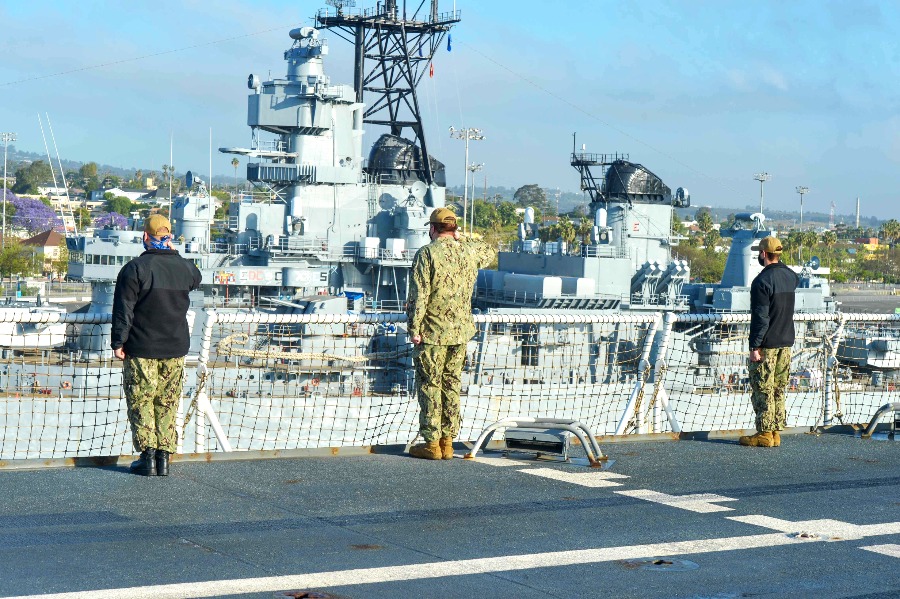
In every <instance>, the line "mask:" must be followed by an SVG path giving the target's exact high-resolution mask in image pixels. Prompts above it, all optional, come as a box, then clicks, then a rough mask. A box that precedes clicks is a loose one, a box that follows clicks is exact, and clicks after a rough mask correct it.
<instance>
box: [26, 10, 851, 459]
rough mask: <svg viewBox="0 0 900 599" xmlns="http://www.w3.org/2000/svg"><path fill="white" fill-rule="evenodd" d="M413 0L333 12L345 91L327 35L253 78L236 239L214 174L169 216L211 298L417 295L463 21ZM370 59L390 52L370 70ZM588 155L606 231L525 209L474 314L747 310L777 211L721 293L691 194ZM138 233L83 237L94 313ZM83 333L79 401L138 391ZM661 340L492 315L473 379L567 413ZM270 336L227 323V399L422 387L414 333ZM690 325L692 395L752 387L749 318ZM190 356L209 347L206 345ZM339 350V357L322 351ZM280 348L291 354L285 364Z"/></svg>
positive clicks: (688, 387)
mask: <svg viewBox="0 0 900 599" xmlns="http://www.w3.org/2000/svg"><path fill="white" fill-rule="evenodd" d="M398 11H400V7H399V6H398V5H397V3H396V2H386V3H384V4H383V5H380V6H379V7H378V8H377V9H371V10H365V11H360V12H358V13H353V14H350V13H344V12H342V11H341V10H338V11H336V12H332V13H327V12H322V13H319V15H318V17H317V23H318V25H319V26H320V27H321V28H322V29H325V30H331V31H334V32H337V33H338V34H339V35H341V37H344V36H345V35H346V37H348V38H349V39H351V40H353V42H354V44H355V47H356V50H357V61H356V62H355V73H354V85H353V86H348V85H333V84H332V83H331V81H330V79H329V78H328V76H327V75H326V69H325V59H326V57H327V55H328V44H327V42H326V40H325V39H323V37H322V35H321V33H320V29H316V28H313V27H303V28H298V29H294V30H292V31H291V32H290V38H291V40H292V42H291V46H290V48H289V49H288V50H286V51H285V54H284V58H285V61H286V62H287V74H286V76H285V77H284V78H281V79H272V80H270V81H262V80H261V79H260V78H259V77H257V76H255V75H251V76H250V77H249V78H248V87H249V89H250V93H249V95H248V99H247V105H248V120H247V122H248V125H249V126H250V129H251V143H250V144H249V146H248V147H228V148H222V151H223V152H226V153H231V154H236V155H242V156H246V157H248V158H249V159H250V160H251V162H250V163H249V164H248V167H247V178H248V180H249V181H251V183H253V184H254V187H255V190H256V191H255V192H254V193H252V194H248V195H246V196H241V197H239V198H237V199H236V200H235V201H234V202H232V204H231V206H230V212H229V215H228V219H227V223H225V225H224V232H222V233H220V234H219V235H217V236H216V237H215V238H214V237H213V235H212V234H211V229H212V226H213V224H214V222H213V213H214V203H213V198H211V197H210V195H209V193H208V190H207V189H206V186H205V184H204V183H203V182H202V181H199V180H197V179H196V178H193V177H191V178H190V180H189V181H187V184H188V185H187V187H188V193H187V194H185V195H183V196H179V197H178V198H175V201H174V202H173V205H172V208H171V215H170V216H171V218H172V221H173V226H174V233H175V236H176V238H177V239H178V243H179V249H180V251H181V252H182V253H183V255H184V256H185V257H187V258H189V259H191V260H194V261H195V263H197V265H198V267H199V268H200V269H201V271H202V272H203V284H204V287H205V291H206V292H207V298H206V300H209V298H210V297H212V298H217V299H218V300H224V299H225V298H227V299H228V300H229V302H231V303H228V302H226V303H225V305H226V306H228V307H231V306H236V309H239V310H246V309H248V308H247V306H246V305H244V304H242V303H240V302H237V303H236V302H234V300H235V296H237V299H238V300H244V299H247V300H249V301H248V302H247V303H248V304H250V305H253V306H262V307H266V306H268V307H269V308H270V309H271V310H277V311H279V312H286V313H294V314H298V313H299V314H317V313H319V314H321V313H326V314H346V313H347V312H348V311H351V312H360V311H370V312H372V311H376V312H377V311H385V310H393V311H396V310H398V309H400V308H401V306H402V305H403V303H404V301H405V298H406V291H407V286H408V272H409V267H410V266H411V259H412V255H413V254H414V252H415V251H416V250H417V249H418V248H419V247H421V246H422V245H424V244H425V243H426V242H427V233H426V229H425V226H424V223H425V220H426V218H427V214H428V212H430V211H431V210H432V209H433V208H435V207H439V206H443V205H444V202H445V197H446V194H445V173H444V167H443V165H442V164H441V163H440V162H439V161H438V160H436V159H435V158H434V157H433V156H431V155H430V154H429V153H428V150H427V144H426V141H425V135H424V129H423V127H422V119H421V115H420V114H419V112H418V101H417V99H416V94H415V87H416V84H417V83H418V81H419V80H420V78H421V76H422V74H423V73H425V72H426V69H427V65H428V63H429V61H430V59H431V57H432V56H433V55H434V53H435V51H436V50H437V48H438V47H439V45H440V41H441V39H442V37H443V36H444V35H445V34H446V32H447V31H448V30H449V29H450V27H452V26H453V25H454V24H455V23H456V22H458V20H459V13H458V12H456V11H454V12H452V13H441V12H439V11H438V9H437V3H436V2H432V3H431V5H430V11H426V13H425V14H423V15H421V16H420V15H418V14H417V15H414V16H413V17H412V18H407V15H405V14H400V13H399V12H398ZM367 60H370V61H371V62H372V63H374V66H373V67H371V68H370V69H367V68H366V61H367ZM385 73H388V75H389V76H387V81H388V85H387V86H385V84H384V81H385V79H384V77H385ZM378 81H380V82H381V83H378ZM366 94H368V98H369V100H370V101H369V102H368V103H367V102H365V101H364V99H365V97H364V96H365V95H366ZM367 123H368V124H370V125H372V126H386V127H388V128H389V133H385V134H384V135H382V136H381V137H380V138H379V139H378V140H377V142H376V143H375V144H374V146H373V147H372V149H371V151H370V152H369V155H368V158H367V159H363V157H362V136H363V127H364V125H365V124H367ZM404 131H408V132H409V135H408V136H407V137H404ZM571 164H572V166H574V167H575V168H576V170H578V172H579V174H580V177H581V184H582V187H583V188H584V189H585V190H586V191H587V192H588V193H589V195H590V197H591V203H590V210H591V214H592V215H593V224H594V226H593V228H592V231H591V233H590V242H589V243H585V244H583V245H581V246H580V247H578V248H577V249H576V248H569V247H567V246H566V244H565V242H563V241H556V242H542V241H540V238H539V229H538V225H537V224H536V223H534V222H533V221H534V219H533V213H532V212H530V211H526V215H525V222H523V223H522V225H521V227H520V230H519V235H518V239H517V240H516V242H515V243H514V244H513V247H512V248H510V249H509V250H503V251H500V252H499V258H498V270H496V271H482V272H481V273H479V277H478V282H477V285H476V290H475V294H474V305H475V306H476V307H477V308H478V309H479V310H480V311H483V312H487V313H497V314H504V313H506V314H509V313H533V312H535V311H540V312H542V313H544V314H547V313H561V312H562V311H565V312H567V313H571V312H573V311H590V312H592V313H597V312H606V313H609V314H620V313H622V312H628V313H633V314H637V315H640V314H651V313H661V312H671V313H680V314H687V313H692V312H693V313H714V312H741V311H746V310H747V309H748V308H749V302H748V300H747V297H748V293H749V283H750V281H751V280H752V277H753V276H755V274H756V272H757V271H758V266H756V263H755V260H754V255H753V254H754V251H753V247H754V241H755V240H758V239H760V238H762V237H764V236H765V235H767V234H770V233H773V232H772V231H769V230H768V229H766V228H765V226H764V217H763V216H762V215H761V214H755V215H740V216H739V217H738V218H737V219H736V220H735V225H734V228H733V230H732V231H730V232H726V233H725V234H727V235H731V236H732V237H733V243H732V247H731V254H730V255H729V259H728V266H727V268H726V271H725V276H723V279H722V281H721V282H720V283H719V284H717V285H702V284H697V283H691V282H690V268H689V265H688V264H686V263H685V262H684V261H683V260H678V259H673V257H672V251H671V250H672V247H673V245H674V244H675V243H677V239H676V238H675V237H673V235H672V234H671V222H672V218H673V216H674V210H675V208H677V207H686V206H689V205H690V195H689V193H688V192H687V191H686V190H685V189H684V188H678V189H677V190H676V192H675V194H672V192H671V189H670V188H669V187H668V186H666V185H665V184H664V183H663V181H662V180H661V179H660V178H659V177H658V176H656V175H655V174H654V173H653V172H652V171H650V170H649V169H648V168H646V167H644V166H643V165H641V164H637V163H633V162H630V160H629V157H628V156H627V155H618V154H612V155H610V154H589V153H586V152H584V151H582V152H576V151H574V150H573V152H572V155H571ZM597 168H599V169H600V172H599V173H595V172H594V169H597ZM131 228H132V229H135V230H116V229H104V230H100V231H96V232H95V233H94V235H93V236H91V237H84V236H83V237H77V238H70V239H69V240H68V244H69V248H70V252H71V254H70V256H71V257H70V274H71V275H72V276H73V277H75V278H80V279H82V280H85V281H90V282H91V283H92V286H93V302H92V304H91V308H90V310H91V311H93V312H95V313H98V314H101V313H108V312H109V311H110V307H111V303H112V301H111V300H112V292H113V282H114V280H115V276H116V273H117V272H118V270H119V269H120V268H121V266H122V265H123V264H125V262H127V260H129V259H131V258H132V257H134V256H137V255H139V254H140V253H141V252H142V251H143V248H142V245H141V243H140V237H141V233H140V228H141V227H140V223H139V222H135V223H134V225H133V226H132V227H131ZM804 281H805V283H804V286H803V288H802V289H801V290H798V297H802V300H801V302H800V303H799V305H800V306H801V307H802V309H803V310H805V311H811V312H813V311H828V310H833V309H834V308H835V307H836V306H835V303H834V302H833V301H830V299H829V292H828V288H827V283H824V282H822V281H821V280H817V279H816V278H815V277H813V276H812V275H811V274H810V273H809V272H807V273H806V274H805V275H804ZM204 303H205V300H204V297H203V296H202V294H198V296H197V297H196V298H195V304H196V307H197V308H198V310H196V311H195V312H196V316H197V319H196V320H195V322H194V332H195V334H196V333H197V332H198V331H199V330H201V329H202V327H203V324H204V323H203V318H204V316H205V314H206V313H205V312H204V311H202V310H200V309H199V308H201V307H202V306H203V305H204ZM822 326H823V325H822V323H805V324H804V327H807V330H803V331H801V334H800V335H799V337H800V338H801V339H802V340H803V343H804V344H806V345H804V347H803V348H802V349H803V351H801V352H799V353H798V357H797V359H796V363H795V364H794V365H793V371H794V372H797V373H800V372H807V373H809V376H808V379H809V380H818V378H820V377H818V376H816V371H818V372H819V373H820V372H821V369H822V366H821V365H819V364H818V361H817V360H818V356H820V355H821V351H820V350H821V347H822V343H823V341H822V338H823V335H822V332H823V331H822V330H820V329H821V327H822ZM80 328H81V330H80V334H79V335H77V338H76V340H75V341H73V342H67V344H66V351H68V352H69V355H70V359H71V360H77V361H80V363H83V364H84V366H83V367H82V368H81V371H80V372H79V373H76V375H75V377H74V379H73V380H72V382H71V386H70V388H69V389H66V391H67V393H66V394H71V395H73V396H77V395H78V394H79V393H84V392H85V390H86V389H88V388H89V387H90V386H91V385H93V386H96V384H97V381H98V380H99V381H102V385H103V386H104V387H107V388H108V389H109V390H110V391H109V393H110V395H111V397H112V398H113V399H120V393H118V391H117V390H118V388H119V381H120V376H121V374H120V370H119V369H118V368H117V365H116V364H114V363H110V362H108V358H109V353H110V350H109V349H108V346H109V342H108V328H109V325H104V324H84V325H81V327H80ZM654 331H656V329H654V327H653V325H652V324H651V323H650V322H649V321H647V320H644V321H642V322H641V323H637V324H634V325H630V326H624V325H622V324H621V323H616V322H614V321H613V320H610V321H609V322H606V323H594V324H587V325H576V326H571V325H556V324H539V323H533V324H510V323H505V324H503V323H501V324H483V325H481V327H480V328H479V331H478V332H477V334H476V336H475V338H474V339H473V340H472V341H470V343H469V346H468V358H467V362H466V364H467V366H466V371H465V373H464V380H463V390H464V393H465V394H466V397H467V398H469V399H470V400H471V403H472V405H473V406H477V404H478V403H480V402H488V403H489V402H492V401H494V399H495V398H498V397H503V396H504V394H508V393H510V392H511V393H512V395H513V396H514V397H515V398H536V397H541V398H542V400H544V401H547V402H549V403H548V404H547V405H548V406H550V407H551V408H552V405H553V402H559V403H560V405H562V403H563V402H566V401H568V402H570V403H571V402H574V403H576V404H578V405H579V406H581V407H580V408H579V409H584V410H587V409H589V407H590V405H591V404H590V399H589V398H592V397H601V396H604V395H609V394H610V390H611V389H612V390H615V389H619V390H622V389H630V388H633V387H634V386H635V383H636V381H638V379H639V377H640V376H642V373H641V364H646V363H654V362H655V361H656V360H657V359H658V357H659V355H660V353H661V351H662V347H661V342H662V340H661V338H656V339H653V345H652V349H651V351H650V352H649V353H647V355H642V347H644V346H645V345H646V343H645V341H646V339H647V336H648V335H651V334H655V335H657V337H658V331H656V333H654ZM252 332H254V333H255V335H256V337H257V339H256V340H254V341H253V343H254V345H253V346H251V347H240V344H237V343H235V338H234V337H233V335H228V331H223V332H221V333H220V332H217V333H216V336H215V337H214V339H213V347H214V349H215V351H216V352H217V353H218V356H219V359H221V360H222V367H221V369H220V371H219V373H218V374H220V375H221V377H222V379H223V380H227V381H229V382H228V388H227V389H221V390H220V391H221V392H223V393H227V394H229V396H230V397H236V398H248V397H254V396H255V397H260V398H264V397H265V398H272V399H271V400H269V399H266V401H271V402H277V403H278V404H279V406H282V407H283V406H287V405H289V404H290V403H291V402H292V401H294V398H296V397H300V396H306V395H307V394H319V395H320V396H328V397H344V396H348V397H350V401H351V402H356V403H360V404H361V402H363V401H364V400H365V398H366V397H367V396H368V395H369V394H377V395H378V396H384V397H389V398H394V399H395V400H396V401H401V402H409V401H410V400H411V398H412V396H413V393H414V388H413V380H412V377H411V368H410V366H411V357H410V353H409V351H408V350H407V348H408V340H407V336H406V333H405V328H404V326H403V325H402V324H398V325H397V326H393V325H392V326H390V327H358V328H356V329H353V328H352V327H338V328H334V327H326V326H322V325H314V324H305V325H300V324H287V325H281V324H280V325H277V326H276V325H259V327H258V328H257V329H256V330H255V331H252ZM676 333H677V334H676V335H675V337H674V338H673V339H672V340H671V341H670V345H671V346H672V347H678V348H683V349H684V353H685V355H690V356H692V358H691V359H692V362H691V363H690V364H685V365H684V368H683V369H682V370H681V371H680V372H679V374H678V376H679V377H681V379H679V381H678V383H679V385H680V387H681V389H682V392H683V394H684V395H685V396H690V395H692V394H695V393H705V392H710V391H713V390H721V389H723V388H726V389H732V390H740V391H742V392H745V391H746V365H745V364H744V363H743V361H742V360H741V359H739V358H738V357H737V356H741V355H743V353H744V352H743V337H742V335H743V333H742V329H741V325H731V324H728V325H724V324H716V323H697V324H692V325H685V326H680V327H679V329H678V330H677V331H676ZM192 349H193V350H194V351H196V350H197V349H198V348H197V346H196V343H195V344H194V347H193V348H192ZM323 353H327V355H328V356H329V360H328V361H327V362H322V361H321V360H319V361H317V360H311V359H309V358H308V356H315V355H322V354H323ZM370 354H379V355H393V356H394V357H392V358H391V359H382V360H380V361H378V362H376V363H373V364H370V365H367V366H366V367H365V368H356V367H347V368H343V367H341V368H337V367H335V363H336V362H341V361H351V360H355V359H357V358H359V357H361V356H364V355H370ZM273 355H275V356H277V357H278V362H279V364H273V361H272V356H273ZM348 363H350V364H352V363H353V362H348ZM251 364H252V365H254V366H262V367H264V369H268V370H267V371H266V372H264V373H263V375H262V376H261V377H259V378H257V379H251V378H243V377H241V376H240V372H239V371H240V368H241V367H242V366H246V365H251ZM561 366H565V368H563V367H561ZM53 370H54V369H53V368H49V369H48V371H47V376H46V377H45V378H46V380H47V382H48V383H49V386H51V387H53V388H56V387H58V386H59V384H60V382H61V381H62V378H63V376H64V374H63V371H62V369H58V370H59V372H57V373H56V374H54V372H53ZM13 374H15V373H13V372H12V371H10V376H12V375H13ZM193 377H194V373H193V372H191V373H190V374H189V376H188V381H187V387H186V388H187V392H188V393H191V392H192V390H193V389H194V388H196V385H197V381H196V380H195V379H194V378H193ZM723 381H724V382H725V383H727V385H728V386H727V387H725V386H724V385H723ZM619 395H624V396H625V397H627V395H628V393H627V392H626V393H624V394H622V393H619ZM517 400H518V399H517ZM674 400H677V398H673V401H674ZM582 402H583V403H582ZM354 405H355V404H354ZM622 407H624V406H612V407H611V411H617V408H622ZM475 409H477V407H476V408H475ZM618 411H621V410H618ZM267 442H268V441H267ZM310 442H311V443H315V442H316V441H315V440H314V439H313V440H312V441H310ZM248 448H253V449H259V448H265V446H259V447H257V446H253V447H248Z"/></svg>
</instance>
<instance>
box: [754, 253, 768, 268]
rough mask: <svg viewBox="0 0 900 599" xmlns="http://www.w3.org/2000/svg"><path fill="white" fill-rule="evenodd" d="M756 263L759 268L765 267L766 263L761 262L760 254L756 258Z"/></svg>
mask: <svg viewBox="0 0 900 599" xmlns="http://www.w3.org/2000/svg"><path fill="white" fill-rule="evenodd" d="M756 261H757V262H759V265H760V266H765V265H766V261H765V260H763V257H762V254H760V255H759V256H757V257H756Z"/></svg>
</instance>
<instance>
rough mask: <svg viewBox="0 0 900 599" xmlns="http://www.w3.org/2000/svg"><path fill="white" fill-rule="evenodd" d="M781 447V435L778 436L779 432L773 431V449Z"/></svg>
mask: <svg viewBox="0 0 900 599" xmlns="http://www.w3.org/2000/svg"><path fill="white" fill-rule="evenodd" d="M779 445H781V435H779V434H778V431H772V447H778V446H779Z"/></svg>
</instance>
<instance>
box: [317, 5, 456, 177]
mask: <svg viewBox="0 0 900 599" xmlns="http://www.w3.org/2000/svg"><path fill="white" fill-rule="evenodd" d="M327 3H328V4H329V5H331V6H333V7H334V8H333V9H321V10H320V11H319V12H318V14H317V15H316V23H317V25H318V26H319V27H321V28H323V29H330V30H332V31H334V32H335V33H336V34H337V35H338V36H339V37H340V38H341V39H344V40H347V41H348V42H350V43H352V44H353V45H354V46H355V48H356V53H355V57H354V67H353V70H354V76H353V87H354V89H355V91H356V101H357V102H363V101H364V98H365V97H367V96H368V101H367V102H366V103H367V106H366V110H365V113H364V115H363V122H365V123H369V124H372V125H382V126H386V127H389V128H390V131H391V134H392V135H397V136H402V134H403V130H404V129H406V128H409V129H411V130H412V140H411V141H412V142H413V143H414V144H415V145H416V146H417V147H418V148H419V150H420V151H421V155H422V164H421V165H420V166H419V168H420V169H421V171H422V175H423V177H424V179H425V182H426V183H427V184H429V185H430V184H432V183H433V182H434V178H433V173H432V170H431V161H430V159H429V154H428V146H427V144H426V141H425V131H424V128H423V126H422V114H421V111H420V109H419V99H418V96H417V94H416V86H417V85H418V84H419V82H420V81H421V80H422V77H424V75H425V73H426V72H428V68H429V65H430V64H431V60H432V58H433V57H434V54H435V52H436V51H437V49H438V48H439V47H440V45H441V43H442V41H443V39H444V37H445V36H446V35H447V33H448V32H449V31H450V28H451V27H453V25H455V24H456V23H458V22H459V20H460V18H459V15H460V11H458V10H454V11H450V12H440V11H439V10H438V0H431V2H430V3H427V2H426V0H421V1H420V2H411V3H410V6H409V7H408V6H407V3H406V1H405V0H401V1H400V2H398V0H384V1H383V2H379V3H378V5H377V6H376V7H375V8H367V9H365V10H353V9H352V8H351V7H353V6H355V4H356V3H355V2H354V1H353V0H328V2H327ZM426 4H428V5H427V6H426ZM412 6H415V8H414V9H412ZM367 61H368V62H367Z"/></svg>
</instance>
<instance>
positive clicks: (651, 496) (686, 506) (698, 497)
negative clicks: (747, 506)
mask: <svg viewBox="0 0 900 599" xmlns="http://www.w3.org/2000/svg"><path fill="white" fill-rule="evenodd" d="M616 493H618V494H619V495H625V496H627V497H634V498H635V499H644V500H646V501H652V502H654V503H661V504H663V505H668V506H670V507H677V508H678V509H681V510H688V511H691V512H698V513H701V514H709V513H712V512H730V511H732V509H731V508H730V507H725V506H722V505H715V503H713V502H720V501H737V499H733V498H731V497H723V496H722V495H715V494H713V493H698V494H695V495H669V494H667V493H660V492H658V491H651V490H649V489H634V490H630V491H616Z"/></svg>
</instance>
